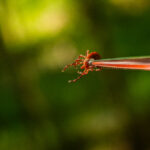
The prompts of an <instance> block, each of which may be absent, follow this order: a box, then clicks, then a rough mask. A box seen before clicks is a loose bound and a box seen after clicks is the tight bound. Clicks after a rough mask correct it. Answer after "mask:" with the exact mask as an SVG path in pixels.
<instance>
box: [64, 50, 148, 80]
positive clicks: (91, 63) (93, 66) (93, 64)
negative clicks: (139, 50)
mask: <svg viewBox="0 0 150 150" xmlns="http://www.w3.org/2000/svg"><path fill="white" fill-rule="evenodd" d="M100 58H101V57H100V55H99V54H98V53H97V52H91V53H89V50H87V52H86V56H83V55H79V57H78V58H77V59H76V60H75V61H74V62H73V63H72V64H69V65H67V66H65V68H64V69H63V71H65V70H66V69H67V68H68V67H70V66H74V67H77V66H78V65H82V66H81V67H80V69H84V70H83V72H80V71H78V72H77V73H79V74H80V76H79V77H77V78H76V79H74V80H69V82H76V81H77V80H79V79H80V78H81V77H82V76H84V75H87V74H88V72H89V71H100V70H101V69H102V67H105V68H118V69H133V70H147V71H150V56H146V57H126V58H111V59H100Z"/></svg>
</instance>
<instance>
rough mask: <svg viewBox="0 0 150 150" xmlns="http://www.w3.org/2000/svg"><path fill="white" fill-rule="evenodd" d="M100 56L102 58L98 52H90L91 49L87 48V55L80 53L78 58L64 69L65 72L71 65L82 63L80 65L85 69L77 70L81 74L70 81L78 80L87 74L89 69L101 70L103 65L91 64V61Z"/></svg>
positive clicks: (75, 65)
mask: <svg viewBox="0 0 150 150" xmlns="http://www.w3.org/2000/svg"><path fill="white" fill-rule="evenodd" d="M100 58H101V56H100V55H99V54H98V53H97V52H91V53H89V50H87V52H86V56H84V55H79V56H78V58H77V59H76V60H75V61H74V62H73V63H72V64H69V65H66V66H65V67H64V69H63V70H62V71H63V72H64V71H65V70H66V69H67V68H68V67H70V66H74V67H77V66H78V65H82V66H81V67H80V69H82V70H83V69H84V70H83V71H82V72H81V71H77V73H78V74H80V76H79V77H77V78H76V79H74V80H69V81H68V82H69V83H71V82H76V81H77V80H79V79H80V78H81V77H82V76H84V75H87V74H88V72H89V71H100V70H101V67H95V66H93V65H90V63H91V62H92V61H93V60H98V59H100Z"/></svg>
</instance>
